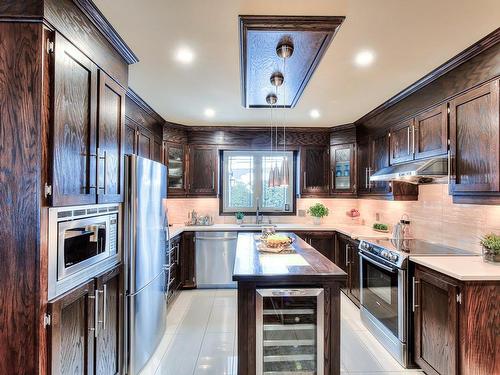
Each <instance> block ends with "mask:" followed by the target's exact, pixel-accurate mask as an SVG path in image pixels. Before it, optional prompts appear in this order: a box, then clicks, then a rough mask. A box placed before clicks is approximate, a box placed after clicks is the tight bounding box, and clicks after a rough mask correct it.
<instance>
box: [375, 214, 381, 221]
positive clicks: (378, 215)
mask: <svg viewBox="0 0 500 375" xmlns="http://www.w3.org/2000/svg"><path fill="white" fill-rule="evenodd" d="M375 220H376V221H380V214H379V213H378V212H377V213H376V214H375Z"/></svg>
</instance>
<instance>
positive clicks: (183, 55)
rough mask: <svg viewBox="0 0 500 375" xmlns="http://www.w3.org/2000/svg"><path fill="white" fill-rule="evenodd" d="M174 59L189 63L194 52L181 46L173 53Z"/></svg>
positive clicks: (192, 58)
mask: <svg viewBox="0 0 500 375" xmlns="http://www.w3.org/2000/svg"><path fill="white" fill-rule="evenodd" d="M175 59H176V60H177V61H179V62H181V63H183V64H191V63H192V62H193V60H194V53H193V51H192V50H191V49H189V48H187V47H181V48H179V49H178V50H177V52H176V53H175Z"/></svg>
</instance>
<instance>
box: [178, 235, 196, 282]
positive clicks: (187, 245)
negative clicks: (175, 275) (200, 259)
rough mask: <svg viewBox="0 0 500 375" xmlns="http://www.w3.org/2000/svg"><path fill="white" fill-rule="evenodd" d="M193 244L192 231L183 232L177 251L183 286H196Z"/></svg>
mask: <svg viewBox="0 0 500 375" xmlns="http://www.w3.org/2000/svg"><path fill="white" fill-rule="evenodd" d="M194 246H195V243H194V232H184V233H183V234H182V240H181V249H180V252H179V266H180V276H181V283H182V287H183V288H196V277H195V262H196V259H195V249H194Z"/></svg>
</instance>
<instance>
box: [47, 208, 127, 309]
mask: <svg viewBox="0 0 500 375" xmlns="http://www.w3.org/2000/svg"><path fill="white" fill-rule="evenodd" d="M119 225H121V208H120V205H118V204H99V205H89V206H77V207H57V208H50V209H49V228H48V230H49V233H48V234H49V242H48V244H49V262H48V299H49V300H51V299H53V298H55V297H58V296H60V295H61V294H63V293H65V292H67V291H68V290H70V289H72V288H74V287H76V286H78V285H80V284H81V283H83V282H85V281H87V280H89V279H90V278H92V277H94V276H97V275H99V274H100V273H102V272H104V271H106V270H107V269H109V268H110V267H112V266H113V265H115V264H117V263H118V262H119V261H120V257H121V254H120V251H119V249H120V241H121V238H120V236H119V233H120V231H119Z"/></svg>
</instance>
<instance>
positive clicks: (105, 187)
mask: <svg viewBox="0 0 500 375" xmlns="http://www.w3.org/2000/svg"><path fill="white" fill-rule="evenodd" d="M98 111H99V116H98V118H99V121H98V137H97V142H98V147H97V151H98V152H97V159H98V165H97V174H98V184H97V190H98V191H97V195H98V197H97V201H98V203H114V202H117V203H119V202H123V177H124V159H123V155H124V128H125V90H124V89H123V88H122V87H121V86H120V85H118V84H117V83H116V82H115V81H114V80H112V79H111V78H110V77H108V76H107V75H106V73H104V72H102V71H100V72H99V107H98Z"/></svg>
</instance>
